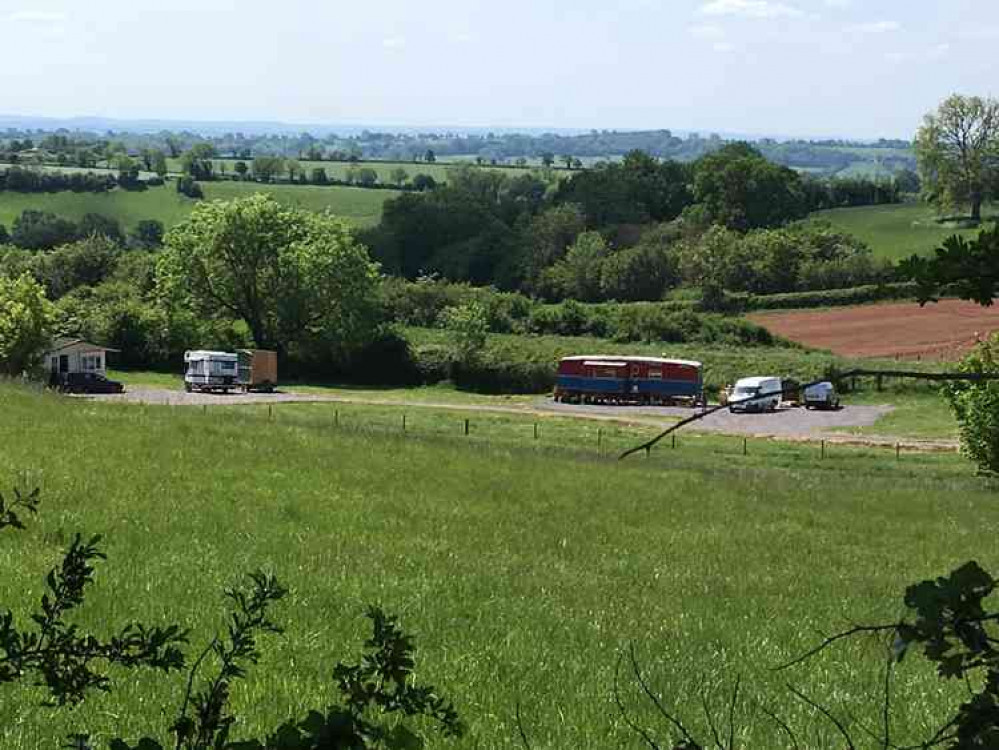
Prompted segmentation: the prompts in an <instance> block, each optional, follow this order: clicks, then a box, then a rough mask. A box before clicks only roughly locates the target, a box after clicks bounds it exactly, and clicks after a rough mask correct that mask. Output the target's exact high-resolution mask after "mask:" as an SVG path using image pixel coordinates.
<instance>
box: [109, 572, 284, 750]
mask: <svg viewBox="0 0 999 750" xmlns="http://www.w3.org/2000/svg"><path fill="white" fill-rule="evenodd" d="M250 580H251V582H252V587H251V588H250V590H249V591H243V590H241V589H228V590H227V591H226V592H225V595H226V597H227V598H228V599H229V600H230V601H231V602H232V604H233V610H232V612H230V614H229V622H228V623H227V631H228V632H227V634H226V635H225V636H223V637H221V638H219V637H216V638H215V639H213V640H212V642H211V643H210V644H209V645H208V647H207V648H206V649H205V650H204V651H203V652H202V654H201V656H200V657H199V658H198V660H197V661H196V662H195V664H194V666H193V667H192V668H191V674H190V678H189V679H188V682H187V691H186V693H185V695H184V702H183V704H182V705H181V710H180V716H179V718H178V719H177V721H176V722H174V725H173V726H172V727H171V729H172V731H173V733H174V735H175V736H176V738H177V743H176V748H177V750H209V749H210V748H222V747H226V742H227V740H228V737H229V731H230V729H231V728H232V725H233V724H234V723H235V721H236V718H235V716H233V715H231V714H229V713H228V703H229V689H230V686H231V684H232V682H233V680H238V679H242V678H244V677H245V676H246V669H245V667H244V665H245V664H256V663H257V662H258V661H259V659H260V652H259V651H258V650H257V637H258V635H260V634H263V633H281V632H283V631H282V629H281V627H280V626H278V625H277V624H276V623H275V622H274V621H273V620H271V619H270V615H269V609H270V607H271V605H273V604H274V603H276V602H278V601H280V600H281V599H282V598H283V597H284V596H285V594H287V593H288V590H287V589H286V588H284V587H283V586H281V584H279V583H278V581H277V579H276V578H275V577H273V576H268V575H266V574H264V573H261V572H256V573H251V574H250ZM210 654H211V655H214V656H215V658H216V659H217V661H218V664H219V668H218V672H217V674H216V675H215V676H214V677H213V678H212V679H211V680H209V681H208V683H207V684H206V685H205V687H204V689H202V690H201V691H199V692H198V693H196V694H194V695H192V688H193V684H194V680H195V677H196V676H197V673H198V670H199V669H200V667H201V666H202V664H203V663H204V661H205V659H206V657H208V656H209V655H210ZM189 712H190V713H191V715H189ZM119 747H120V748H124V747H126V746H125V745H124V744H121V745H119V746H114V748H115V750H118V748H119ZM138 747H139V748H141V747H142V745H141V744H140V745H139V746H138Z"/></svg>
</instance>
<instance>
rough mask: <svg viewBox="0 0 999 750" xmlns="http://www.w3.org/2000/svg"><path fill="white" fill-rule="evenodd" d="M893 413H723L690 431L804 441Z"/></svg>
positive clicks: (546, 406)
mask: <svg viewBox="0 0 999 750" xmlns="http://www.w3.org/2000/svg"><path fill="white" fill-rule="evenodd" d="M538 408H540V409H543V410H545V411H550V412H553V413H559V414H580V415H597V414H600V415H605V416H617V417H621V418H625V419H626V418H628V417H639V418H643V419H647V418H649V417H662V418H664V419H668V420H670V421H674V420H676V419H677V418H679V419H686V418H687V417H690V416H693V415H694V414H696V413H697V412H698V410H697V409H688V408H682V407H661V406H655V407H654V406H650V407H645V406H591V405H586V404H562V403H557V402H555V401H553V400H552V399H544V400H541V401H539V402H538ZM892 410H893V407H891V406H844V407H843V408H842V409H837V410H836V411H816V410H809V409H803V408H793V409H792V408H787V409H779V410H778V411H776V412H774V413H772V414H770V413H763V414H733V413H732V412H730V411H729V410H728V409H722V410H720V411H717V412H715V413H714V414H712V415H711V416H709V417H705V418H704V419H702V420H701V421H699V422H696V423H695V424H692V425H691V426H690V428H689V429H692V430H703V431H710V432H724V433H726V434H730V435H731V434H747V435H769V436H775V437H783V436H787V437H806V436H810V435H818V434H822V433H825V432H830V431H833V430H837V429H840V428H843V427H871V426H873V425H874V424H875V423H876V422H877V421H878V420H879V419H880V418H881V417H883V416H884V415H886V414H888V413H889V412H891V411H892Z"/></svg>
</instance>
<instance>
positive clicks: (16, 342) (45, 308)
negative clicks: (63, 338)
mask: <svg viewBox="0 0 999 750" xmlns="http://www.w3.org/2000/svg"><path fill="white" fill-rule="evenodd" d="M52 314H53V313H52V304H51V303H50V302H49V301H48V299H46V298H45V290H44V289H42V286H41V285H40V284H39V283H38V282H37V281H35V280H34V279H33V278H32V277H31V276H30V274H26V273H25V274H22V275H21V276H19V277H18V278H16V279H14V278H10V277H8V276H4V275H2V274H0V372H2V373H3V374H5V375H9V376H17V375H20V374H21V373H23V372H28V371H31V370H32V369H34V368H35V367H37V366H38V365H39V362H40V358H41V356H42V354H43V353H44V351H45V347H47V346H48V345H49V343H50V342H51V324H52Z"/></svg>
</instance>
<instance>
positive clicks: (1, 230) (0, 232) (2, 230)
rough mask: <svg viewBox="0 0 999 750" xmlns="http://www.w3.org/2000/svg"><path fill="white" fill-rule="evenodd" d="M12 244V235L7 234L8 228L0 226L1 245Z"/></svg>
mask: <svg viewBox="0 0 999 750" xmlns="http://www.w3.org/2000/svg"><path fill="white" fill-rule="evenodd" d="M8 242H10V234H8V232H7V227H5V226H4V225H3V224H0V245H6V244H7V243H8Z"/></svg>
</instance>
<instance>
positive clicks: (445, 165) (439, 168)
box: [167, 159, 568, 185]
mask: <svg viewBox="0 0 999 750" xmlns="http://www.w3.org/2000/svg"><path fill="white" fill-rule="evenodd" d="M237 161H240V160H239V159H213V160H212V162H213V163H214V165H215V170H216V172H217V173H219V174H222V175H226V176H232V175H235V174H236V171H235V169H234V167H235V165H236V162H237ZM244 162H245V163H246V164H247V165H249V166H252V163H253V160H252V159H246V160H244ZM460 163H462V162H441V161H437V162H434V163H429V164H428V163H427V162H407V161H401V162H373V161H362V162H358V163H357V164H350V163H347V162H339V161H309V160H308V159H301V160H299V164H300V165H301V166H302V169H303V170H305V174H306V175H307V176H310V177H311V175H312V170H313V169H319V168H321V169H325V170H326V176H327V177H328V178H329V179H331V180H334V179H335V180H345V179H346V178H347V173H348V172H349V171H350V170H352V169H353V170H357V169H365V168H368V169H373V170H375V172H377V173H378V181H379V182H381V183H384V184H393V185H394V184H395V180H394V179H393V178H392V172H393V170H395V169H398V168H400V167H401V168H403V169H405V170H406V173H407V174H408V175H409V179H410V180H412V179H413V177H415V176H416V175H418V174H425V175H430V176H431V177H433V178H434V179H435V180H437V182H447V178H448V173H449V172H450V171H451V170H453V169H456V168H457V167H458V165H459V164H460ZM464 163H468V164H474V160H472V159H469V160H468V161H467V162H464ZM476 168H477V169H478V168H480V167H476ZM167 169H169V170H170V172H171V173H172V174H180V172H181V163H180V159H167ZM481 169H497V170H498V171H502V172H503V174H505V175H508V176H509V177H516V176H518V175H522V174H528V173H530V172H531V171H532V169H531V168H530V167H524V168H519V167H501V168H497V167H490V166H488V165H486V166H483V167H481ZM557 173H558V174H560V175H561V174H563V173H564V174H568V172H567V171H566V170H557Z"/></svg>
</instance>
